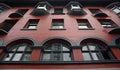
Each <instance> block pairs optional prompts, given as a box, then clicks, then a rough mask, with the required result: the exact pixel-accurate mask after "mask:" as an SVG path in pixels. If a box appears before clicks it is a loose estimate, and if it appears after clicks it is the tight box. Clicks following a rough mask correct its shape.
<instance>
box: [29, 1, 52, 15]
mask: <svg viewBox="0 0 120 70" xmlns="http://www.w3.org/2000/svg"><path fill="white" fill-rule="evenodd" d="M51 8H52V6H51V5H50V4H49V3H48V2H39V3H37V4H36V5H35V8H34V10H33V11H32V12H31V14H32V15H34V16H40V15H47V14H49V10H50V9H51Z"/></svg>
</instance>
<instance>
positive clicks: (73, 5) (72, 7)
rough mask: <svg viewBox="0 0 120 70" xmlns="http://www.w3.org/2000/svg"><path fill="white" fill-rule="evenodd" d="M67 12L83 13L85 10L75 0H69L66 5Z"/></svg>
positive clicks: (72, 13) (71, 13)
mask: <svg viewBox="0 0 120 70" xmlns="http://www.w3.org/2000/svg"><path fill="white" fill-rule="evenodd" d="M65 7H66V9H67V10H68V14H70V15H84V14H86V12H85V11H84V10H83V6H82V5H81V4H80V3H79V2H77V1H71V2H69V3H68V4H67V5H66V6H65Z"/></svg>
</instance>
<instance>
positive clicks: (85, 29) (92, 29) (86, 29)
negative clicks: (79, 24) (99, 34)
mask: <svg viewBox="0 0 120 70" xmlns="http://www.w3.org/2000/svg"><path fill="white" fill-rule="evenodd" d="M78 29H79V30H95V28H78Z"/></svg>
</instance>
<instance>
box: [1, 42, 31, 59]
mask: <svg viewBox="0 0 120 70" xmlns="http://www.w3.org/2000/svg"><path fill="white" fill-rule="evenodd" d="M30 46H31V44H30V43H27V42H18V43H15V44H14V45H11V46H10V47H9V48H8V49H7V51H6V52H5V54H4V55H3V58H2V61H29V60H30V54H31V52H32V49H31V47H30Z"/></svg>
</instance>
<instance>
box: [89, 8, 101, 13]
mask: <svg viewBox="0 0 120 70" xmlns="http://www.w3.org/2000/svg"><path fill="white" fill-rule="evenodd" d="M89 10H90V12H91V13H92V14H96V13H97V12H102V11H101V10H99V9H89Z"/></svg>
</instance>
